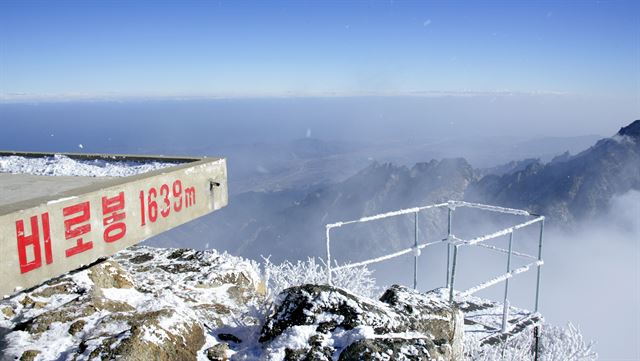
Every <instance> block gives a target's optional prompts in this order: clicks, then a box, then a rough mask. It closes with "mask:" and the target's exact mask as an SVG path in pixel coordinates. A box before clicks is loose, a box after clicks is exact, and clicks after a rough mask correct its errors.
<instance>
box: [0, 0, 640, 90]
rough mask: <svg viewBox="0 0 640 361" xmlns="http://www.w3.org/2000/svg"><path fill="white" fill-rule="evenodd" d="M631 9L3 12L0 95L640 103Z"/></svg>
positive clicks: (290, 6) (378, 5)
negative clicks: (465, 96) (474, 96)
mask: <svg viewBox="0 0 640 361" xmlns="http://www.w3.org/2000/svg"><path fill="white" fill-rule="evenodd" d="M639 64H640V6H639V5H638V2H632V1H629V2H624V1H612V2H606V1H605V2H596V1H588V2H587V1H564V2H555V1H540V2H532V1H524V2H508V1H490V2H487V1H485V2H476V1H473V2H472V1H469V2H466V1H432V2H427V1H424V2H418V1H384V2H383V1H281V2H275V1H255V2H254V1H236V2H225V1H222V2H216V1H175V2H174V1H155V2H151V1H80V0H78V1H13V0H4V1H2V2H0V96H4V97H11V96H16V95H17V94H23V95H26V96H31V95H35V96H37V95H48V96H61V97H73V96H174V95H188V96H247V95H248V96H262V95H264V96H281V95H297V96H304V95H319V94H320V95H322V94H339V95H351V94H391V95H396V94H407V93H414V92H438V91H443V92H462V91H473V92H501V91H512V92H523V93H537V92H560V93H569V94H586V95H595V96H607V97H609V96H614V97H615V96H630V97H636V99H637V95H638V93H639V92H640V87H639V83H640V65H639Z"/></svg>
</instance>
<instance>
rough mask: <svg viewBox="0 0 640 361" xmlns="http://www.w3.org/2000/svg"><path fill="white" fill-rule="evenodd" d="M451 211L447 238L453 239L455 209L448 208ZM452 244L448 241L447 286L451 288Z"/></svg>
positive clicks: (448, 217) (448, 214)
mask: <svg viewBox="0 0 640 361" xmlns="http://www.w3.org/2000/svg"><path fill="white" fill-rule="evenodd" d="M447 209H448V210H449V212H448V213H447V240H450V239H451V217H452V216H453V214H452V213H453V210H452V209H451V208H447ZM450 275H451V244H450V243H447V282H446V285H447V286H446V287H447V288H449V287H450V286H451V284H450V283H449V280H450V278H451V276H450Z"/></svg>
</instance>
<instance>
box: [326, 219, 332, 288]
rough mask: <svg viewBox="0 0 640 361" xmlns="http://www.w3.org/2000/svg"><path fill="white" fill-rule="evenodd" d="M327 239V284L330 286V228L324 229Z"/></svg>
mask: <svg viewBox="0 0 640 361" xmlns="http://www.w3.org/2000/svg"><path fill="white" fill-rule="evenodd" d="M325 231H326V237H327V284H329V285H330V286H331V238H330V237H331V235H330V233H331V228H329V226H327V227H326V228H325Z"/></svg>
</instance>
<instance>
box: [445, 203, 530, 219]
mask: <svg viewBox="0 0 640 361" xmlns="http://www.w3.org/2000/svg"><path fill="white" fill-rule="evenodd" d="M449 205H450V206H451V207H454V208H455V207H466V208H476V209H482V210H485V211H491V212H498V213H505V214H513V215H516V216H530V215H531V213H529V212H527V211H525V210H522V209H514V208H506V207H497V206H490V205H487V204H480V203H470V202H464V201H449Z"/></svg>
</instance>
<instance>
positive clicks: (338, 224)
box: [326, 203, 448, 228]
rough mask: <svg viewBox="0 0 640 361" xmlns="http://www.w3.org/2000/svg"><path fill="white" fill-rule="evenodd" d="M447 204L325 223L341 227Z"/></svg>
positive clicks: (441, 205) (442, 205)
mask: <svg viewBox="0 0 640 361" xmlns="http://www.w3.org/2000/svg"><path fill="white" fill-rule="evenodd" d="M447 205H448V203H439V204H431V205H428V206H422V207H413V208H407V209H401V210H398V211H393V212H386V213H380V214H376V215H373V216H367V217H362V218H360V219H355V220H352V221H345V222H336V223H330V224H327V225H326V227H328V228H337V227H342V226H346V225H348V224H353V223H364V222H370V221H375V220H378V219H383V218H389V217H395V216H401V215H403V214H411V213H416V212H420V211H423V210H425V209H432V208H441V207H446V206H447Z"/></svg>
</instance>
